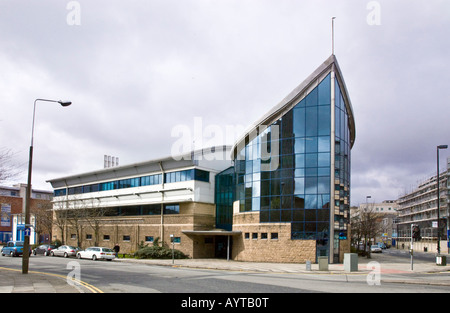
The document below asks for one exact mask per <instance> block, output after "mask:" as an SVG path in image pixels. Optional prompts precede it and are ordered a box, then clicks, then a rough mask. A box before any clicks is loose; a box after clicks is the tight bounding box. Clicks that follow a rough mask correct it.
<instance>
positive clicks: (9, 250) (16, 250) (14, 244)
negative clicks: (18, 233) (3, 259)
mask: <svg viewBox="0 0 450 313" xmlns="http://www.w3.org/2000/svg"><path fill="white" fill-rule="evenodd" d="M29 253H30V255H31V249H30V251H29ZM22 254H23V241H8V243H7V244H6V246H4V247H3V248H2V256H5V255H10V256H12V257H13V256H19V255H22Z"/></svg>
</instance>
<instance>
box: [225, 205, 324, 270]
mask: <svg viewBox="0 0 450 313" xmlns="http://www.w3.org/2000/svg"><path fill="white" fill-rule="evenodd" d="M233 230H238V231H239V230H240V231H242V235H241V236H235V237H234V238H233V250H232V254H233V259H234V260H237V261H253V262H283V263H306V261H307V260H310V261H312V262H314V261H315V259H316V241H315V240H292V239H291V224H290V223H259V212H246V213H237V214H234V215H233Z"/></svg>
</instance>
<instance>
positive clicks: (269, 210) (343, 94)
mask: <svg viewBox="0 0 450 313" xmlns="http://www.w3.org/2000/svg"><path fill="white" fill-rule="evenodd" d="M354 141H355V123H354V118H353V111H352V106H351V102H350V98H349V96H348V93H347V89H346V86H345V83H344V80H343V77H342V74H341V71H340V69H339V66H338V63H337V60H336V57H335V56H334V55H332V56H330V57H329V58H328V59H327V60H326V61H325V62H324V63H323V64H322V65H321V66H320V67H319V68H318V69H317V70H316V71H314V73H312V74H311V75H310V76H309V77H308V78H307V79H306V80H305V81H304V82H303V83H302V84H301V85H300V86H298V87H297V88H296V89H295V90H294V91H292V92H291V93H290V94H289V95H288V96H287V97H286V98H285V99H284V100H283V101H282V102H281V103H280V104H278V105H277V106H276V107H275V108H273V109H272V110H271V111H270V112H268V113H267V114H266V115H265V116H264V117H263V118H262V119H260V120H259V121H258V122H257V123H255V125H254V127H252V128H251V129H250V130H249V131H248V132H247V133H246V134H245V135H244V136H243V137H242V138H241V139H240V140H239V141H238V142H237V143H236V144H235V146H234V148H233V159H234V175H235V176H234V179H235V190H234V195H233V197H234V204H233V207H234V213H235V214H236V213H237V215H239V214H241V215H242V214H246V213H256V215H257V216H256V217H255V214H253V218H252V223H254V224H258V227H259V228H258V229H259V233H258V234H256V235H255V234H253V233H252V237H251V238H252V239H257V240H258V239H259V238H261V239H265V238H269V235H268V231H266V230H265V229H264V227H265V226H266V227H272V226H273V225H274V224H278V225H285V226H286V225H287V224H289V226H290V227H289V229H290V234H288V235H289V236H288V237H289V238H286V237H287V236H286V234H285V236H284V238H286V239H287V241H286V242H285V244H288V243H289V242H293V241H298V242H296V243H295V244H296V247H298V243H299V242H301V241H308V245H309V246H311V241H314V243H315V256H316V258H317V257H319V256H329V261H330V262H339V260H340V259H342V254H343V252H348V251H347V250H349V240H347V237H348V236H349V234H348V233H347V231H348V224H349V219H350V150H351V148H352V146H353V144H354ZM241 218H242V216H241ZM233 223H234V224H233V230H238V229H239V230H242V231H243V232H244V233H245V229H244V228H242V227H238V224H239V222H237V221H236V222H235V221H234V222H233ZM235 224H236V225H235ZM271 233H272V232H271ZM258 235H259V237H258ZM275 236H276V237H277V239H279V238H280V234H279V233H276V235H275ZM247 237H248V239H250V235H248V236H247ZM348 238H349V237H348ZM245 239H246V236H245V235H244V240H243V243H242V247H241V249H238V250H239V251H241V252H242V254H243V255H244V256H243V258H242V259H249V258H250V259H253V260H264V258H262V257H261V256H258V255H257V254H258V252H253V253H252V254H251V255H250V254H245V253H244V252H243V251H245V250H247V248H249V246H250V245H251V244H255V242H254V241H252V240H249V241H248V243H246V242H245ZM293 248H294V247H293ZM250 250H253V249H250ZM258 250H259V251H260V253H261V254H263V253H266V252H267V251H264V248H261V247H259V248H258V249H256V251H258ZM239 251H237V252H236V253H238V254H239ZM234 252H235V251H234ZM255 253H256V255H255ZM289 253H291V251H290V252H289ZM236 256H237V257H238V255H236ZM309 258H311V256H309Z"/></svg>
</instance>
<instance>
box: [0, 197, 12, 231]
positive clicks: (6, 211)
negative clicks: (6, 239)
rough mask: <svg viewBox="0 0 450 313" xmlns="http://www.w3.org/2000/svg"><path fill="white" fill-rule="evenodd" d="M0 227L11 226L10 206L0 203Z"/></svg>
mask: <svg viewBox="0 0 450 313" xmlns="http://www.w3.org/2000/svg"><path fill="white" fill-rule="evenodd" d="M0 226H7V227H9V226H11V204H9V203H2V206H1V221H0Z"/></svg>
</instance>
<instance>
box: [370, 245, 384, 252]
mask: <svg viewBox="0 0 450 313" xmlns="http://www.w3.org/2000/svg"><path fill="white" fill-rule="evenodd" d="M370 252H372V253H381V252H382V250H381V248H380V247H379V246H378V245H372V246H371V247H370Z"/></svg>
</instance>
